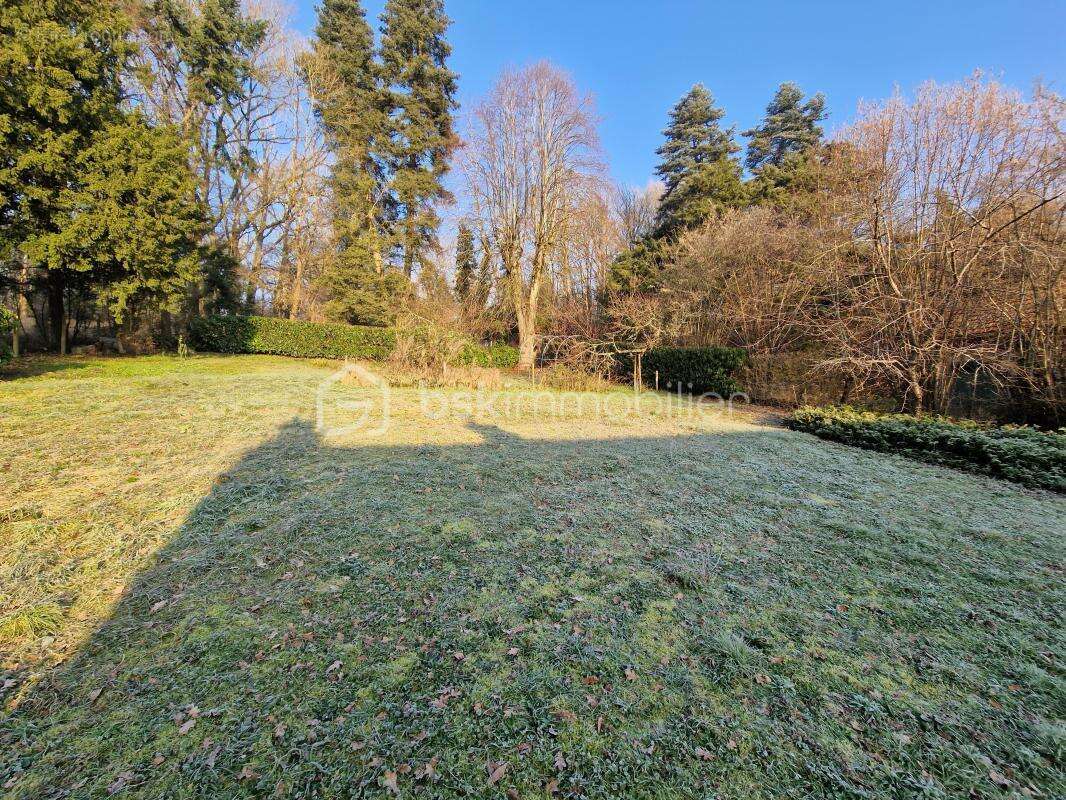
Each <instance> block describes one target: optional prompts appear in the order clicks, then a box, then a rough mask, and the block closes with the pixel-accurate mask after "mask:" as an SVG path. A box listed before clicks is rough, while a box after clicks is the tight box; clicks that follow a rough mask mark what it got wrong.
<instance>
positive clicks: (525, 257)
mask: <svg viewBox="0 0 1066 800" xmlns="http://www.w3.org/2000/svg"><path fill="white" fill-rule="evenodd" d="M461 159H462V165H463V170H464V173H465V175H466V179H467V184H468V188H469V193H470V201H471V205H472V211H473V215H474V217H475V218H476V220H477V223H478V227H479V231H480V233H481V236H482V238H483V240H485V241H486V242H487V243H489V247H491V249H492V251H493V252H494V253H496V254H497V256H498V259H499V263H500V265H501V267H502V270H503V273H504V275H505V281H506V284H507V287H508V292H507V293H508V299H509V302H510V303H511V305H512V307H513V309H514V313H515V318H516V321H517V326H518V338H519V352H520V359H519V365H520V366H522V367H529V366H531V365H532V364H533V360H534V357H535V350H536V335H537V330H536V325H537V323H536V320H537V310H538V306H539V302H540V298H541V293H542V291H543V289H544V285H545V281H546V280H547V279H548V276H549V259H550V258H551V257H552V254H553V253H554V252H556V251H557V249H558V247H559V245H560V240H561V237H562V235H563V232H564V231H565V228H566V224H567V214H568V212H569V211H570V209H571V206H572V201H573V197H574V196H575V194H576V192H577V191H578V190H579V189H580V187H581V185H582V184H583V183H584V182H585V181H587V180H588V179H589V178H590V177H592V176H596V175H598V174H599V173H600V172H601V171H602V167H601V165H600V161H599V158H598V138H597V135H596V128H595V117H594V115H593V108H592V99H591V98H590V97H589V96H583V95H581V94H580V93H579V92H578V90H577V87H576V86H575V85H574V82H573V80H572V79H571V78H570V77H569V76H568V75H566V74H565V73H564V72H562V71H561V70H559V69H558V68H557V67H555V66H553V65H551V64H549V63H548V62H539V63H537V64H533V65H532V66H529V67H525V68H523V69H521V70H518V71H509V72H505V73H504V74H503V75H502V76H501V77H500V79H499V80H498V81H497V83H496V85H495V86H494V87H493V89H492V90H491V91H490V92H489V95H488V97H487V98H486V99H485V100H484V101H482V102H481V103H480V104H479V105H478V106H476V107H475V109H474V111H473V114H472V116H471V119H470V123H469V133H468V136H467V141H466V143H465V145H464V147H463V148H462V151H461Z"/></svg>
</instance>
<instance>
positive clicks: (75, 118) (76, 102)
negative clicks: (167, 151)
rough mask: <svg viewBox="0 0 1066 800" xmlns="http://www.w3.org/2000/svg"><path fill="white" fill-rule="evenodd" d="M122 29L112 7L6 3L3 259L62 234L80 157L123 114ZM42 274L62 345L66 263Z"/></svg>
mask: <svg viewBox="0 0 1066 800" xmlns="http://www.w3.org/2000/svg"><path fill="white" fill-rule="evenodd" d="M128 52H129V51H128V47H127V44H126V36H125V30H124V25H123V24H122V21H121V19H120V18H119V17H118V16H117V15H115V14H114V13H112V12H111V11H110V6H109V4H106V3H105V4H93V3H88V2H80V0H5V2H4V3H2V4H0V75H2V76H3V79H2V80H0V240H2V245H3V250H4V252H3V254H2V255H3V256H4V257H5V259H8V258H10V257H12V256H13V255H14V254H15V253H16V251H17V252H21V251H22V249H23V245H24V243H25V242H26V240H27V239H33V238H35V237H39V236H47V235H50V234H54V233H56V232H57V231H59V230H60V229H61V227H62V225H63V221H64V219H65V213H64V208H63V201H62V197H63V193H64V191H65V190H66V189H67V187H69V186H71V185H75V184H76V183H77V160H78V155H79V154H80V153H82V152H84V151H85V150H86V149H88V148H89V146H90V145H91V143H92V141H93V137H94V136H96V135H97V134H98V133H99V132H100V131H101V130H102V129H103V128H104V127H105V126H106V125H107V124H109V123H110V122H111V121H113V120H115V119H116V118H117V117H118V113H119V108H118V103H119V98H120V86H119V77H120V69H121V66H122V64H123V62H124V59H125V58H126V56H127V54H128ZM53 266H54V267H55V268H54V269H48V270H47V271H46V272H45V273H44V276H45V277H44V285H43V287H42V288H43V289H44V290H45V293H46V295H47V299H48V317H49V327H50V338H51V340H52V344H53V345H54V346H56V347H57V348H58V349H60V350H61V351H62V350H64V349H65V347H66V341H65V335H64V334H65V330H66V328H65V322H66V311H65V298H66V295H67V292H68V288H69V285H70V284H71V279H72V276H71V274H70V272H69V271H68V270H67V269H66V268H65V265H62V264H58V263H56V264H54V265H53Z"/></svg>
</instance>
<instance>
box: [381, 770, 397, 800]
mask: <svg viewBox="0 0 1066 800" xmlns="http://www.w3.org/2000/svg"><path fill="white" fill-rule="evenodd" d="M381 785H382V786H384V787H385V788H386V789H388V790H389V791H390V792H392V793H393V794H394V795H397V796H399V794H400V787H399V786H397V784H396V773H395V772H393V771H392V770H386V772H385V774H384V775H382V776H381Z"/></svg>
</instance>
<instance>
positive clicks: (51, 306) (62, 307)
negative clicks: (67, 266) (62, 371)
mask: <svg viewBox="0 0 1066 800" xmlns="http://www.w3.org/2000/svg"><path fill="white" fill-rule="evenodd" d="M65 288H66V287H65V285H64V281H63V277H62V275H61V274H60V271H59V270H52V271H51V273H50V274H49V276H48V325H49V327H50V328H51V337H50V338H51V342H50V344H51V345H52V347H53V348H55V350H56V351H58V352H59V354H60V355H66V354H67V310H66V303H64V297H63V295H64V294H65V291H64V290H65Z"/></svg>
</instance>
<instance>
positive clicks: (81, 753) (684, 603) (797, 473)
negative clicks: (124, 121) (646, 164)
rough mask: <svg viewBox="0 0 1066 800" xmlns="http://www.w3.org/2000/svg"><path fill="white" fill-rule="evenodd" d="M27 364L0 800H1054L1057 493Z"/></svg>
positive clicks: (217, 372)
mask: <svg viewBox="0 0 1066 800" xmlns="http://www.w3.org/2000/svg"><path fill="white" fill-rule="evenodd" d="M17 369H18V371H17V372H13V373H12V372H9V373H8V374H7V375H6V376H5V378H4V379H3V380H2V381H0V442H2V448H3V451H2V454H0V463H3V464H4V466H5V479H4V481H3V482H2V483H0V508H2V509H13V511H12V512H11V513H6V514H4V515H3V516H0V618H3V619H4V620H15V619H20V620H22V622H19V623H18V624H17V625H12V626H11V629H10V630H8V632H7V633H8V637H7V638H5V639H4V641H3V643H2V644H0V651H2V669H3V670H4V674H3V675H2V676H0V687H2V689H0V691H2V692H3V695H2V703H3V706H2V708H3V710H2V712H0V787H2V788H0V795H2V796H4V797H5V798H19V799H22V798H26V799H27V800H28V799H29V798H33V799H34V800H39V799H40V798H59V797H63V798H99V797H107V796H115V797H137V798H161V797H166V798H194V797H197V798H202V797H211V798H238V797H285V798H312V797H314V798H335V797H375V798H392V797H396V796H404V797H407V796H410V797H434V798H460V797H465V798H469V797H492V798H495V797H518V798H545V797H552V796H554V797H569V798H618V797H626V798H709V797H715V798H729V799H732V798H736V799H737V800H740V799H741V798H743V799H744V800H748V798H771V797H773V798H778V797H780V798H786V797H787V798H807V797H834V798H901V797H908V798H910V797H923V798H957V797H982V798H997V797H1000V798H1007V797H1022V796H1030V797H1062V796H1066V778H1064V774H1063V754H1064V752H1063V751H1064V749H1066V733H1064V729H1063V724H1062V720H1063V716H1064V711H1066V707H1064V697H1066V673H1064V670H1063V658H1064V643H1066V642H1064V638H1066V634H1064V629H1063V625H1062V619H1063V616H1064V613H1066V588H1064V582H1063V580H1062V565H1063V563H1064V560H1066V548H1064V544H1063V536H1062V531H1063V530H1064V529H1066V499H1064V498H1062V497H1060V496H1057V495H1053V494H1050V493H1043V492H1041V493H1036V492H1032V491H1028V490H1026V489H1023V488H1022V487H1020V486H1018V485H1016V484H1011V483H1006V482H1002V481H996V480H992V479H990V478H987V477H982V476H974V475H969V474H965V473H961V472H958V471H955V470H949V469H944V468H941V467H936V466H929V465H925V464H921V463H918V462H914V461H909V460H906V459H899V458H889V457H885V456H883V455H880V454H877V453H873V452H870V451H868V450H860V449H855V448H841V447H838V446H836V445H833V444H830V443H826V442H822V441H820V440H818V439H816V438H813V437H810V436H806V435H803V434H799V433H794V432H792V431H788V430H783V429H779V428H769V427H762V426H759V425H754V424H749V423H746V422H744V421H742V420H740V419H730V418H726V417H721V416H717V415H706V416H689V415H687V414H682V415H681V416H671V415H668V414H666V413H665V412H664V411H663V410H662V409H661V408H660V409H659V411H656V410H655V409H654V408H653V406H651V405H649V406H647V407H642V408H640V409H633V408H632V407H631V406H628V405H626V403H627V402H628V401H630V400H631V399H632V397H633V394H632V392H619V393H615V394H610V395H605V396H597V397H599V398H600V399H601V400H604V398H605V403H606V405H601V406H600V407H599V409H598V410H596V411H595V412H593V411H592V410H590V409H593V408H595V407H594V406H592V405H589V404H588V403H589V401H591V400H592V399H593V398H592V397H591V396H586V395H581V396H580V397H582V398H584V401H583V402H584V403H585V404H584V405H582V404H579V403H577V402H576V399H577V396H563V395H560V394H558V393H547V394H546V393H545V392H543V391H539V390H540V387H538V392H537V393H536V396H538V397H540V398H541V401H542V405H541V411H540V412H538V413H533V412H532V411H531V410H529V407H526V406H522V405H521V404H520V403H512V404H511V406H510V410H509V411H507V412H506V413H505V412H504V411H503V410H502V409H505V408H508V406H507V405H506V404H505V403H504V400H505V399H508V398H509V399H511V400H514V399H515V398H518V397H519V396H520V395H521V392H522V391H523V387H522V386H520V385H515V386H514V387H513V388H510V389H508V390H506V391H505V392H504V393H503V394H502V395H501V396H499V397H497V401H496V411H495V413H490V412H489V411H486V410H484V409H479V408H478V407H477V406H476V405H474V406H471V405H470V404H469V402H468V401H469V396H468V394H467V395H466V396H464V394H463V393H462V392H460V391H454V390H448V391H447V392H442V393H439V394H436V395H434V396H433V398H432V402H430V403H428V404H423V402H422V401H423V398H422V396H421V395H420V393H419V390H418V389H416V388H411V389H397V390H395V391H394V392H393V393H392V396H391V407H390V414H391V425H390V426H388V428H387V430H386V431H385V432H384V433H383V434H382V435H379V436H376V437H370V436H367V435H365V434H363V433H359V432H356V433H351V434H347V433H345V434H340V435H336V436H332V435H331V436H325V437H324V436H323V435H322V434H320V433H318V432H317V431H316V429H315V419H316V409H315V399H316V393H317V391H318V388H319V386H320V384H321V382H322V380H323V379H324V378H325V377H327V376H329V375H330V374H331V373H332V372H333V370H334V369H335V366H334V365H332V364H327V363H315V362H311V361H306V360H305V361H294V360H286V359H282V358H277V357H267V356H235V357H228V358H227V357H194V358H189V359H184V360H182V359H176V358H164V357H159V358H155V357H153V358H139V359H77V358H72V359H66V360H42V361H34V362H23V363H22V364H20V365H19V366H18V367H17ZM372 392H373V390H372V389H369V388H367V389H364V388H360V387H357V386H353V385H351V384H345V383H344V382H339V383H337V384H335V385H333V386H332V387H331V388H330V390H329V394H328V396H327V397H326V398H325V399H326V400H327V401H330V403H327V406H328V407H327V416H328V415H329V414H332V413H334V411H333V410H337V409H339V411H337V413H341V412H343V410H344V408H346V407H360V404H364V405H365V403H367V402H371V404H372V403H373V397H374V395H373V393H372ZM549 397H550V398H552V399H555V400H557V401H560V402H558V403H556V404H555V405H554V406H553V407H552V409H551V411H550V412H547V411H545V410H544V405H543V402H544V401H546V400H547V399H548V398H549ZM334 399H335V400H336V401H337V402H336V404H335V405H334V404H332V400H334ZM449 399H450V400H451V401H454V405H453V407H452V408H453V411H452V413H440V410H441V408H442V405H443V404H444V401H446V400H449ZM563 400H566V402H565V403H564V402H562V401H563ZM331 409H333V410H331ZM427 409H429V410H430V411H432V412H433V413H432V414H428V413H427ZM374 413H377V412H374ZM331 419H332V418H331ZM327 421H328V420H327ZM372 421H374V420H372ZM378 421H379V420H378ZM57 610H58V612H59V614H57ZM42 621H43V622H45V624H44V625H41V622H42Z"/></svg>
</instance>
